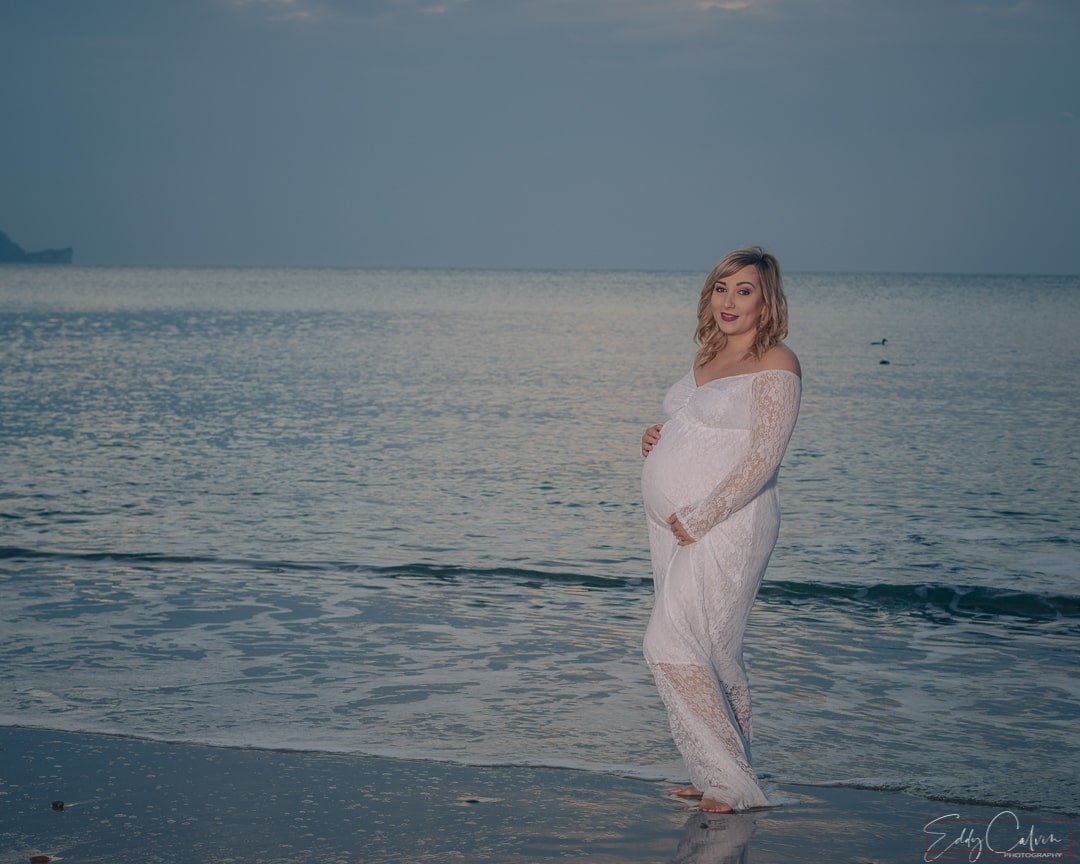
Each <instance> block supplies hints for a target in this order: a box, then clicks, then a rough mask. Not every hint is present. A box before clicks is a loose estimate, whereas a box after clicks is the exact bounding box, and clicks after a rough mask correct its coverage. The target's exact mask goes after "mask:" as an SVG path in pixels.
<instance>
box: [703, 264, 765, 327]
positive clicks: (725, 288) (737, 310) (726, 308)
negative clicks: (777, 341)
mask: <svg viewBox="0 0 1080 864" xmlns="http://www.w3.org/2000/svg"><path fill="white" fill-rule="evenodd" d="M764 305H765V298H764V296H763V295H762V293H761V281H760V280H759V278H758V272H757V267H755V266H754V265H753V264H747V265H746V266H745V267H743V268H742V269H741V270H736V271H735V272H734V273H732V274H731V275H730V276H722V277H721V278H719V279H717V280H716V281H715V282H714V283H713V290H712V313H713V317H714V318H715V319H716V326H717V327H719V328H720V332H721V333H723V334H724V335H726V336H729V337H731V336H739V335H741V334H743V333H756V332H757V329H758V324H759V323H760V321H761V308H762V307H763V306H764Z"/></svg>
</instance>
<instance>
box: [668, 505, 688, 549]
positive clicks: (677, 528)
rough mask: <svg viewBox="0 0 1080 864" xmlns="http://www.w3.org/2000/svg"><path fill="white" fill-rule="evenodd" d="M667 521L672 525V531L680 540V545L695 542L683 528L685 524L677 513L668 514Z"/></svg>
mask: <svg viewBox="0 0 1080 864" xmlns="http://www.w3.org/2000/svg"><path fill="white" fill-rule="evenodd" d="M667 523H668V525H670V526H671V533H672V534H674V535H675V539H676V540H678V541H679V545H680V546H689V545H690V544H691V543H693V542H694V538H693V537H691V536H690V534H689V532H687V530H686V529H685V528H683V524H682V522H680V521H679V517H678V516H677V515H676V514H674V513H672V514H671V515H670V516H668V518H667Z"/></svg>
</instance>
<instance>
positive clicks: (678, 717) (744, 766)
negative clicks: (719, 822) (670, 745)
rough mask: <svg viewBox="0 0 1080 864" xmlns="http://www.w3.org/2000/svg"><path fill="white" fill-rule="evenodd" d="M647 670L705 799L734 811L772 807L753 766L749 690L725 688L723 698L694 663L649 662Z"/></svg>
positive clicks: (690, 770)
mask: <svg viewBox="0 0 1080 864" xmlns="http://www.w3.org/2000/svg"><path fill="white" fill-rule="evenodd" d="M649 668H650V670H651V671H652V673H653V677H654V678H655V680H656V686H657V689H658V690H659V691H660V697H661V699H663V701H664V707H665V708H667V713H668V720H669V722H670V725H671V734H672V737H673V738H674V739H675V746H676V747H678V749H679V752H680V753H681V754H682V757H683V760H684V761H685V762H686V767H687V769H688V770H689V772H690V780H691V782H692V783H693V784H694V785H695V786H696V787H697V788H698V789H700V790H701V792H702V793H703V794H704V796H705V797H706V798H712V799H713V800H716V801H722V802H724V803H726V804H729V805H730V806H731V807H732V809H734V810H745V809H748V808H751V807H766V806H768V805H769V799H768V798H767V797H766V796H765V793H764V792H763V791H762V790H761V787H760V786H759V785H758V782H757V775H755V773H754V769H753V768H752V767H751V766H750V750H749V744H748V733H749V731H750V700H749V696H750V692H749V689H747V688H743V687H740V686H735V687H730V688H728V687H725V688H724V694H725V695H721V689H720V688H719V687H718V686H717V684H716V680H715V678H714V677H713V675H712V673H711V672H710V671H709V670H708V669H706V668H704V667H702V666H696V665H693V664H683V663H650V664H649ZM728 694H733V695H734V697H735V698H734V699H733V700H732V699H730V696H729V695H728ZM729 701H730V702H731V703H733V704H728V702H729ZM736 706H737V707H736ZM733 720H734V722H732V721H733Z"/></svg>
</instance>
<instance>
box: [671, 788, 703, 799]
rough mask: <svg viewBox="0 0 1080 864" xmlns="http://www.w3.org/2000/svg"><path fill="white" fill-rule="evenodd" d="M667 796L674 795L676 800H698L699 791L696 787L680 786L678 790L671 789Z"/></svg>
mask: <svg viewBox="0 0 1080 864" xmlns="http://www.w3.org/2000/svg"><path fill="white" fill-rule="evenodd" d="M668 795H674V796H675V797H676V798H700V797H701V790H700V789H698V788H697V786H680V787H679V788H678V789H672V790H671V791H670V792H668Z"/></svg>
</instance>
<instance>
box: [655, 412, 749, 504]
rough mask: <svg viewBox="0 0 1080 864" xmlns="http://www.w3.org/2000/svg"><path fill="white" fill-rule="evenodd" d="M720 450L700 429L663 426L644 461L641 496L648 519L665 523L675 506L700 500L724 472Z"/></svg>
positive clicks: (724, 465) (672, 424) (716, 443)
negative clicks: (657, 439) (656, 441)
mask: <svg viewBox="0 0 1080 864" xmlns="http://www.w3.org/2000/svg"><path fill="white" fill-rule="evenodd" d="M723 455H724V448H723V447H722V445H721V444H720V443H719V442H717V441H716V440H714V439H712V436H709V435H705V434H702V432H701V430H693V429H688V428H687V427H686V426H685V425H683V424H680V423H678V422H676V421H671V422H669V423H667V424H666V425H665V426H664V428H663V430H662V431H661V433H660V443H659V444H657V445H656V446H655V447H654V448H653V449H652V450H651V451H650V452H649V455H648V456H647V457H646V459H645V465H644V468H643V469H642V473H641V494H642V499H643V501H644V503H645V512H646V513H647V514H648V515H649V516H650V518H653V519H656V520H658V521H660V522H663V521H665V520H666V519H667V518H668V516H670V515H671V514H672V513H674V512H675V511H676V510H677V509H678V508H679V507H683V506H685V505H687V504H693V503H695V502H696V501H698V500H700V499H701V498H703V497H704V496H705V495H707V494H708V493H709V492H711V491H712V490H713V489H714V488H716V484H717V483H719V482H720V480H721V479H722V478H723V476H724V475H725V474H726V473H727V470H728V469H727V464H726V463H727V461H728V460H726V459H724V458H723Z"/></svg>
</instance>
